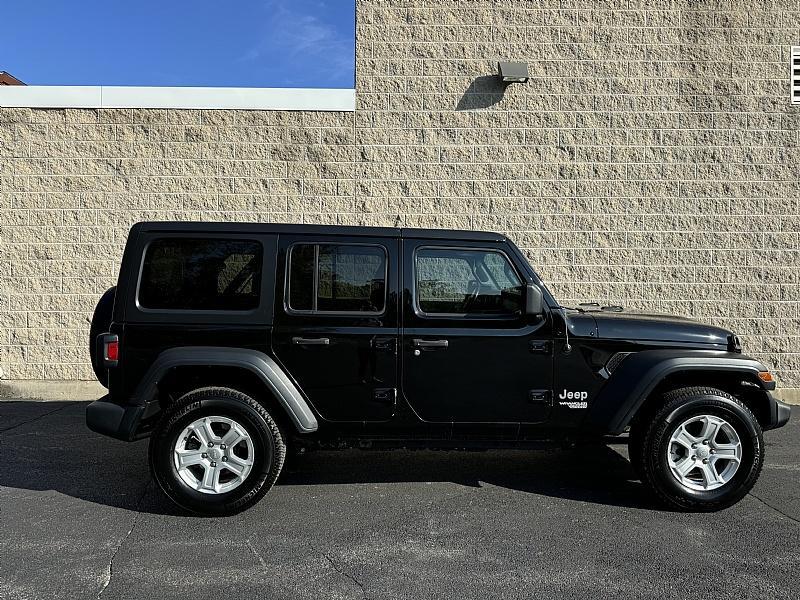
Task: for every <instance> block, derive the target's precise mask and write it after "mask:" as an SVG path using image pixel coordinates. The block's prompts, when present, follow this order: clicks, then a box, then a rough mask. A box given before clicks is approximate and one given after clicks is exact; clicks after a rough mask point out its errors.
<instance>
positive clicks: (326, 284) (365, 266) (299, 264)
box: [287, 244, 386, 314]
mask: <svg viewBox="0 0 800 600" xmlns="http://www.w3.org/2000/svg"><path fill="white" fill-rule="evenodd" d="M288 282H289V290H288V294H287V298H288V305H289V308H290V309H291V310H294V311H304V312H356V313H369V314H379V313H382V312H383V310H384V308H385V306H386V251H385V250H384V249H383V248H382V247H380V246H358V245H346V244H295V245H294V246H292V249H291V251H290V253H289V277H288Z"/></svg>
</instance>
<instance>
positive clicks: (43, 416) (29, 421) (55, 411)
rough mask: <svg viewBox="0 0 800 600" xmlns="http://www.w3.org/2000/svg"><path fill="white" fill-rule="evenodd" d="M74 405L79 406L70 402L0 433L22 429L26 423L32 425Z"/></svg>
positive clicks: (0, 430) (1, 430)
mask: <svg viewBox="0 0 800 600" xmlns="http://www.w3.org/2000/svg"><path fill="white" fill-rule="evenodd" d="M76 404H79V402H70V403H69V404H66V405H64V406H60V407H58V408H56V409H55V410H51V411H48V412H46V413H44V414H41V415H39V416H38V417H34V418H32V419H28V420H27V421H22V422H21V423H17V424H16V425H12V426H11V427H6V428H5V429H0V433H5V432H6V431H11V430H12V429H16V428H17V427H22V426H23V425H27V424H28V423H33V422H34V421H38V420H39V419H44V418H45V417H48V416H50V415H52V414H54V413H57V412H59V411H61V410H64V409H65V408H69V407H71V406H74V405H76Z"/></svg>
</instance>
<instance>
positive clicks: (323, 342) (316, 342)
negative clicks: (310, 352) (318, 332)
mask: <svg viewBox="0 0 800 600" xmlns="http://www.w3.org/2000/svg"><path fill="white" fill-rule="evenodd" d="M292 343H293V344H296V345H298V346H329V345H330V343H331V341H330V339H328V338H304V337H293V338H292Z"/></svg>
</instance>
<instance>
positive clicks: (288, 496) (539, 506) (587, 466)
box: [0, 399, 800, 600]
mask: <svg viewBox="0 0 800 600" xmlns="http://www.w3.org/2000/svg"><path fill="white" fill-rule="evenodd" d="M85 407H86V403H84V402H36V401H27V400H13V399H8V400H3V401H0V598H2V599H4V600H5V599H21V598H31V599H36V600H43V599H46V598H73V599H77V598H104V599H106V598H107V599H112V598H125V599H137V598H147V599H167V598H181V599H187V598H191V599H196V600H205V599H214V598H220V599H223V598H224V599H229V598H235V599H237V600H242V599H246V598H280V599H293V598H314V599H317V598H356V599H364V598H369V599H380V598H414V599H425V598H436V599H457V600H465V599H472V598H475V599H478V598H480V599H482V600H483V599H489V598H581V599H587V598H589V599H595V598H626V599H631V598H681V599H693V598H697V599H699V598H705V597H719V598H770V599H775V598H792V599H796V598H798V597H800V580H799V579H800V461H799V460H798V455H799V454H798V452H799V451H800V435H798V434H800V419H797V417H795V419H794V420H793V421H791V422H790V423H789V425H788V426H787V427H785V428H783V429H781V430H778V431H773V432H768V433H767V434H766V440H767V459H766V465H765V468H764V471H763V473H762V475H761V479H760V481H759V482H758V484H757V485H756V487H755V489H754V490H753V492H752V493H751V494H750V495H748V496H747V497H746V498H745V499H744V500H742V501H741V502H740V503H739V504H737V505H736V506H734V507H732V508H730V509H728V510H725V511H722V512H719V513H714V514H682V513H677V512H669V511H665V510H663V509H662V508H660V507H659V506H658V505H656V504H654V502H653V500H652V499H651V497H650V496H649V495H648V494H647V492H646V491H645V490H644V488H643V487H642V485H641V484H640V483H639V482H638V481H636V480H635V479H634V475H633V473H632V471H631V468H630V466H629V464H628V462H627V460H626V458H625V456H626V454H625V448H624V446H612V447H607V448H605V447H604V448H578V449H573V450H565V451H556V450H552V451H492V452H441V451H439V452H436V451H357V450H354V451H345V452H315V453H310V454H307V455H304V456H300V457H297V458H295V459H294V460H293V462H292V463H290V464H289V465H288V466H287V470H286V471H285V472H284V474H283V475H282V477H281V479H280V480H279V483H278V485H277V486H276V487H275V488H274V489H273V490H272V491H271V492H270V493H269V494H267V496H266V497H265V498H264V499H263V500H262V501H261V502H260V503H259V504H258V505H257V506H255V507H254V508H252V509H251V510H249V511H247V512H245V513H243V514H240V515H237V516H235V517H230V518H214V519H210V518H199V517H194V516H188V515H186V514H183V513H181V512H180V511H179V510H177V509H176V508H174V507H173V506H172V505H171V504H170V503H169V501H168V500H166V499H165V497H164V496H163V495H162V493H161V492H160V490H158V489H157V488H156V486H155V484H154V483H153V482H152V481H151V479H150V476H149V473H148V469H147V460H146V455H147V442H146V441H143V442H136V443H133V444H126V443H124V442H117V441H114V440H110V439H107V438H104V437H102V436H99V435H96V434H94V433H92V432H90V431H88V430H87V429H86V427H85V425H84V410H85Z"/></svg>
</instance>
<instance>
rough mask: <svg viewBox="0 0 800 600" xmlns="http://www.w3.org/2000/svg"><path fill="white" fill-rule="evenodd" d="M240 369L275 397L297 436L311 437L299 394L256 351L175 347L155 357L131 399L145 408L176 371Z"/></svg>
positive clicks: (310, 419) (311, 419)
mask: <svg viewBox="0 0 800 600" xmlns="http://www.w3.org/2000/svg"><path fill="white" fill-rule="evenodd" d="M186 366H197V367H206V366H207V367H212V366H221V367H239V368H242V369H247V370H248V371H250V372H251V373H253V374H255V375H256V376H257V377H258V378H259V379H260V380H261V381H262V382H263V384H264V385H265V386H266V387H267V389H269V390H270V391H271V392H272V393H273V395H274V396H275V398H276V400H277V401H278V403H279V404H280V405H281V407H282V408H283V409H284V410H285V411H286V415H287V416H288V417H289V420H290V421H291V422H292V424H293V425H294V426H295V428H296V429H297V431H298V432H299V433H311V432H314V431H317V429H319V424H318V423H317V419H316V417H315V416H314V413H313V412H312V411H311V408H310V407H309V406H308V403H307V402H306V400H305V398H304V397H303V395H302V394H301V393H300V390H298V389H297V386H296V385H295V384H294V383H293V382H292V380H291V379H289V377H288V376H287V375H286V373H285V372H284V371H283V369H282V368H281V367H280V365H278V363H277V362H275V360H273V359H272V358H270V357H269V356H267V355H266V354H264V353H263V352H258V351H257V350H247V349H242V348H222V347H216V346H192V347H177V348H170V349H169V350H165V351H164V352H162V353H161V354H159V355H158V358H156V360H155V361H154V362H153V364H152V365H151V367H150V369H149V370H148V371H147V373H146V374H145V376H144V377H143V378H142V380H141V382H140V383H139V385H138V387H137V388H136V391H135V392H134V394H133V396H132V397H131V401H130V403H131V404H134V405H139V406H145V405H147V404H148V403H150V402H152V401H153V399H154V398H156V397H157V393H158V383H159V382H160V381H161V380H162V379H163V378H164V376H165V375H166V374H167V373H168V372H169V371H170V370H171V369H174V368H176V367H186Z"/></svg>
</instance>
